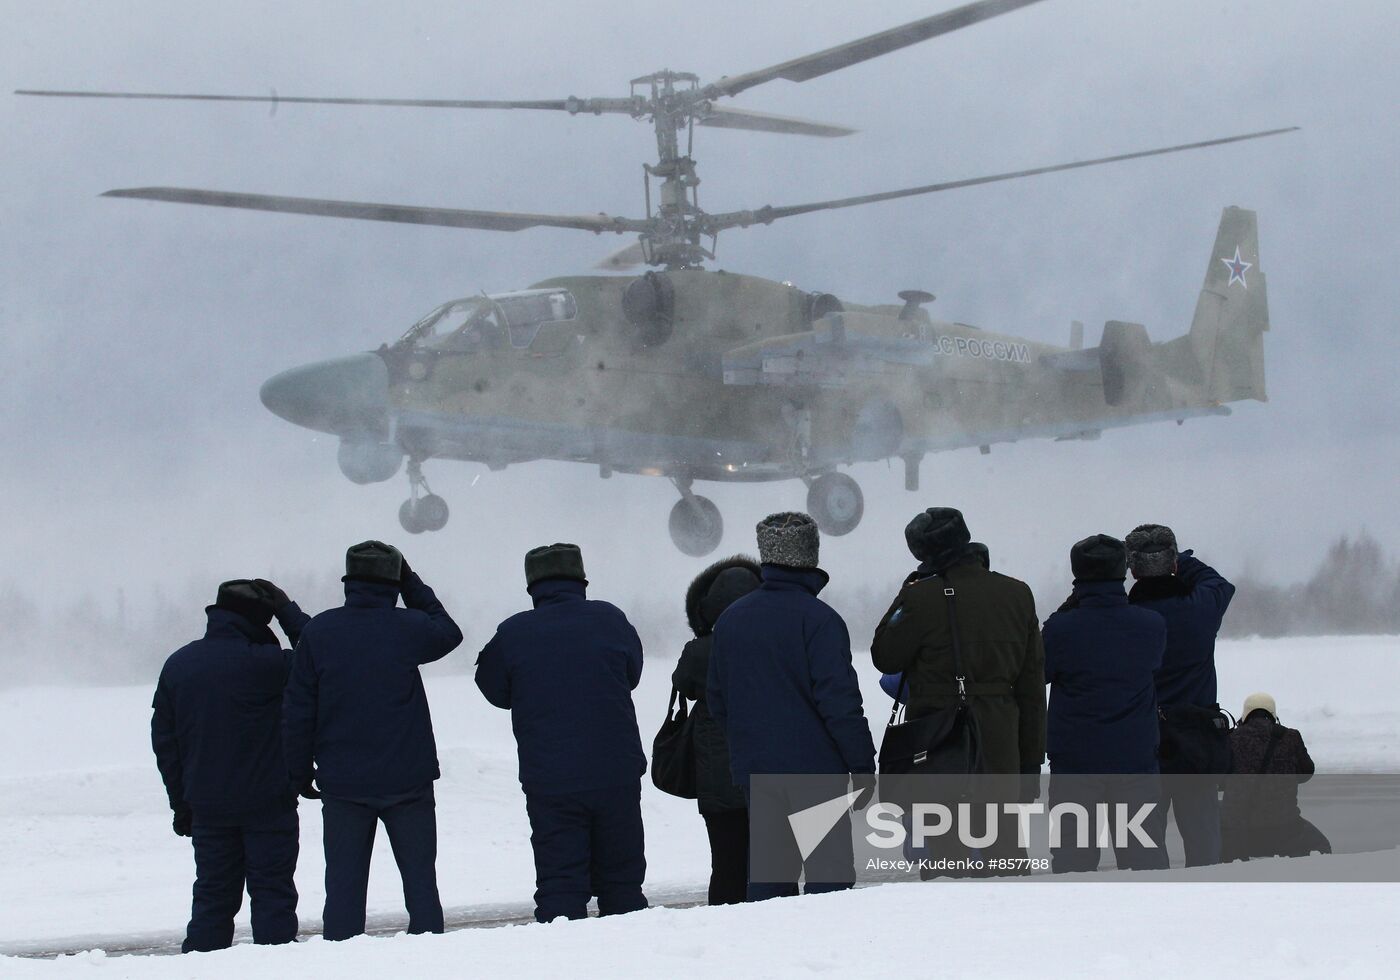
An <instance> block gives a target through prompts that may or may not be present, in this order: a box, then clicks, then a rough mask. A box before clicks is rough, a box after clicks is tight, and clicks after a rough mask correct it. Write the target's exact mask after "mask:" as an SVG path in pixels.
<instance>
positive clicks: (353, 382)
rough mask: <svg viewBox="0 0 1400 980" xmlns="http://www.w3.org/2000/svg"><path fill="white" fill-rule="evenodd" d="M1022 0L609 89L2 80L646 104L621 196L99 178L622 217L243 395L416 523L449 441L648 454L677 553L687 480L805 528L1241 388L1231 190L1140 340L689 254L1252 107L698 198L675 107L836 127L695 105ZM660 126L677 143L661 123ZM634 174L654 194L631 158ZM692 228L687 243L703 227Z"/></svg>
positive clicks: (409, 525)
mask: <svg viewBox="0 0 1400 980" xmlns="http://www.w3.org/2000/svg"><path fill="white" fill-rule="evenodd" d="M1036 2H1038V0H979V2H974V3H968V4H965V5H963V6H961V7H957V8H955V9H953V10H948V11H945V12H943V13H940V14H935V15H933V16H930V17H925V18H923V19H920V20H916V21H913V22H911V23H908V24H905V25H902V26H900V27H895V28H892V29H890V30H887V31H883V32H881V33H878V34H872V35H870V36H868V37H864V38H860V39H858V40H855V41H851V42H848V43H846V44H841V45H837V46H836V47H832V48H828V49H826V50H824V51H819V52H816V53H815V54H809V55H806V56H803V57H800V58H794V59H792V60H790V61H786V62H783V63H781V64H777V65H773V66H771V67H768V68H763V69H760V70H758V71H751V72H747V73H744V74H740V75H733V76H726V77H723V78H721V79H719V80H718V81H716V82H711V83H708V84H701V82H700V79H699V78H698V77H697V76H696V75H692V74H688V73H684V72H674V71H660V72H657V73H655V74H652V75H646V76H643V77H641V78H637V79H634V80H633V81H632V83H631V94H630V95H628V96H627V97H625V98H589V99H581V98H575V97H572V96H571V97H569V98H566V99H557V100H542V101H496V100H485V101H484V100H438V99H421V100H420V99H354V98H300V97H296V98H293V97H285V96H283V97H279V96H276V95H272V96H237V95H180V94H162V93H132V92H72V91H34V90H25V91H22V92H20V93H19V94H24V95H50V96H80V97H95V98H123V99H194V100H202V101H211V102H273V103H310V104H329V105H379V106H420V107H430V108H452V109H537V110H554V111H562V112H567V113H569V114H570V115H577V114H580V113H591V114H594V115H601V114H603V113H619V114H623V115H627V116H630V117H632V118H633V119H637V120H643V121H647V122H650V123H651V125H652V126H653V127H654V129H655V133H656V145H657V161H656V163H654V164H648V165H646V167H645V170H646V180H645V182H644V183H645V187H646V217H645V218H620V217H613V216H610V215H606V214H582V215H560V214H521V213H512V212H501V211H472V210H458V209H451V208H434V207H413V206H406V205H397V204H369V203H359V202H350V201H332V200H320V199H313V198H293V197H275V196H268V195H262V194H241V193H229V192H223V191H211V190H193V189H186V188H176V187H143V188H134V189H125V190H113V191H108V192H107V196H111V197H130V198H144V199H148V200H155V201H168V202H176V203H184V204H205V205H216V206H221V207H232V208H249V209H253V210H260V211H276V212H283V213H291V214H307V215H317V216H323V217H338V218H360V219H367V220H373V221H394V222H400V223H404V224H420V225H445V226H449V227H456V228H475V229H485V230H489V231H512V232H513V231H521V230H523V229H526V228H534V227H554V228H574V229H579V230H582V231H590V232H594V233H602V232H617V233H629V232H630V233H635V234H636V235H637V241H636V243H634V244H633V245H631V246H629V247H627V248H626V249H624V250H623V251H621V252H619V253H617V254H616V255H614V256H613V257H612V258H611V259H609V260H608V261H607V262H605V263H604V264H603V268H607V269H610V270H613V271H621V270H625V269H628V268H631V267H634V266H636V265H640V264H642V263H645V264H647V265H650V266H653V267H655V268H654V269H653V270H651V271H648V272H646V273H645V274H644V275H640V276H637V275H592V276H565V277H560V278H556V279H549V280H546V281H544V282H540V283H536V284H535V285H534V286H531V287H530V288H528V289H524V290H519V291H514V292H504V293H495V294H492V295H479V296H472V297H467V298H464V299H458V300H454V301H452V302H448V303H444V304H443V305H441V306H439V307H438V308H437V309H435V310H433V311H432V312H431V313H429V314H428V315H427V316H425V317H423V318H422V319H421V320H419V321H418V322H417V323H415V324H414V325H413V326H412V327H411V328H409V330H408V331H407V333H405V334H404V335H403V336H402V337H400V338H399V339H398V340H397V341H395V342H394V343H392V344H385V345H383V346H382V347H380V348H379V350H377V351H374V352H372V353H365V354H355V355H351V356H349V357H342V358H338V359H335V360H329V361H323V362H319V363H315V364H309V365H306V366H303V367H297V368H293V369H291V370H289V371H286V372H284V373H282V374H279V375H277V376H276V377H274V378H272V379H271V380H269V381H268V382H267V383H266V384H264V385H263V388H262V400H263V403H264V404H265V405H266V406H267V407H268V408H269V409H271V410H272V411H273V412H275V413H276V414H277V415H279V416H281V417H282V418H284V419H286V420H288V421H290V422H293V423H295V424H297V425H300V426H304V427H306V428H309V429H314V430H318V431H321V432H327V433H331V434H333V435H336V436H338V437H339V438H340V449H339V453H338V461H339V464H340V468H341V470H342V471H343V472H344V474H345V475H346V476H347V477H348V478H349V479H351V480H353V481H354V482H356V483H374V482H380V481H384V480H388V479H390V478H392V477H393V476H394V475H395V474H396V473H398V472H399V470H400V468H401V467H403V465H404V460H405V459H406V460H407V470H408V478H409V487H410V495H409V498H408V499H407V500H406V501H405V502H404V504H403V506H402V507H401V508H400V511H399V519H400V521H401V522H402V524H403V526H404V528H405V529H406V530H408V531H410V532H413V533H418V532H422V531H435V530H439V529H441V528H442V527H443V526H444V525H445V524H446V523H447V518H448V507H447V504H446V502H445V501H444V500H443V499H442V498H441V497H439V496H437V495H436V494H433V493H432V492H431V490H430V489H429V488H428V485H427V483H426V481H425V479H424V477H423V470H422V466H423V463H424V462H425V461H427V460H429V459H433V458H444V459H458V460H470V461H477V462H481V463H485V464H486V465H487V466H489V467H491V468H493V469H500V468H503V467H505V466H508V465H510V464H514V463H524V462H529V461H532V460H540V459H553V460H570V461H575V462H580V463H588V464H591V465H593V466H596V467H598V470H599V473H600V474H601V475H602V476H603V477H608V476H610V475H611V474H612V473H613V472H627V473H641V474H648V475H655V476H663V477H666V478H668V479H669V480H671V481H672V482H673V483H674V484H675V487H676V489H677V490H678V491H679V492H680V495H681V499H680V500H679V501H678V502H677V503H676V505H675V507H674V508H673V509H672V511H671V515H670V533H671V538H672V540H673V541H674V542H675V544H676V546H677V547H678V548H680V549H681V551H683V552H685V553H686V554H688V555H694V556H700V555H705V554H708V553H709V552H711V551H713V550H714V549H715V548H716V547H717V546H718V544H719V542H720V538H721V536H722V533H723V522H722V519H721V517H720V513H719V511H718V509H717V508H716V507H715V505H714V503H713V502H711V501H710V500H708V499H707V498H705V497H702V496H699V495H698V494H696V493H695V492H694V491H693V486H694V484H695V483H696V481H704V480H710V481H756V480H787V479H794V478H795V479H800V480H802V481H803V482H804V483H805V484H806V486H807V491H808V492H807V509H808V510H809V511H810V512H811V513H812V515H813V516H814V517H815V518H816V520H817V522H818V524H819V526H820V527H821V529H822V530H823V531H824V532H826V533H828V534H847V533H849V532H850V531H852V530H854V529H855V527H856V525H857V524H858V523H859V522H860V519H861V515H862V513H863V510H864V502H863V497H862V494H861V490H860V487H859V486H858V485H857V484H856V482H855V481H854V480H853V479H852V478H851V477H850V476H849V475H847V474H845V473H841V472H839V471H838V467H840V466H843V465H848V464H851V463H856V462H861V461H870V460H882V459H891V458H896V457H897V458H899V459H900V460H902V461H903V463H904V467H905V486H906V488H908V489H910V490H913V489H917V487H918V480H919V465H920V461H921V460H922V458H923V456H924V455H925V454H927V453H931V452H938V451H942V450H947V449H955V448H959V447H971V446H977V447H980V448H981V450H982V451H983V452H987V451H988V450H989V447H990V446H991V444H992V443H996V442H1014V441H1016V440H1018V439H1028V438H1054V439H1093V438H1097V436H1098V435H1099V433H1100V432H1101V430H1103V429H1105V428H1108V427H1114V426H1126V425H1135V424H1138V423H1145V422H1158V421H1165V420H1175V421H1177V422H1181V421H1183V420H1185V419H1187V418H1192V417H1196V416H1203V415H1219V414H1228V412H1229V410H1228V409H1227V408H1225V407H1224V404H1223V403H1225V402H1231V401H1238V400H1243V399H1256V400H1259V401H1264V400H1266V396H1265V388H1264V361H1263V342H1262V334H1263V332H1264V331H1265V330H1267V329H1268V303H1267V299H1266V296H1265V287H1264V275H1263V272H1262V270H1261V269H1260V267H1259V254H1258V235H1257V230H1256V225H1255V216H1254V213H1253V212H1251V211H1246V210H1242V209H1239V208H1227V209H1226V210H1225V212H1224V216H1223V217H1222V219H1221V222H1220V226H1219V231H1218V234H1217V237H1216V241H1215V246H1214V249H1213V251H1212V252H1211V254H1210V257H1209V260H1208V263H1207V272H1206V277H1205V284H1204V287H1203V288H1202V290H1201V294H1200V299H1199V301H1198V303H1197V306H1196V312H1195V316H1194V318H1193V320H1192V322H1191V325H1190V329H1189V332H1187V333H1186V334H1185V335H1184V336H1180V337H1177V338H1176V339H1173V340H1168V341H1165V342H1156V343H1154V342H1153V341H1152V340H1150V339H1149V337H1148V334H1147V330H1146V328H1145V327H1144V326H1143V325H1141V324H1138V323H1127V322H1122V321H1117V320H1112V321H1109V322H1108V323H1106V324H1105V326H1104V331H1103V339H1102V342H1101V343H1100V345H1099V346H1098V347H1096V348H1089V349H1084V348H1083V328H1082V326H1081V325H1079V324H1075V325H1074V328H1073V330H1072V332H1071V343H1070V345H1069V346H1068V347H1054V346H1051V345H1047V344H1042V343H1037V342H1034V341H1030V340H1024V339H1021V338H1017V337H1014V336H1009V335H1005V334H995V333H990V332H986V331H983V330H980V329H978V328H976V327H972V326H969V325H967V324H962V323H949V322H944V321H941V320H935V319H933V318H932V317H930V316H929V315H928V313H927V312H926V311H925V310H924V309H923V308H922V307H923V305H924V304H926V303H927V302H929V301H930V300H932V299H933V297H932V296H931V295H929V294H928V293H926V292H922V291H919V290H906V291H904V292H901V293H900V294H899V298H900V300H901V302H900V303H897V304H881V305H873V306H869V305H857V304H854V303H849V302H844V301H843V300H841V299H838V298H837V297H836V296H833V295H830V294H827V293H822V292H806V291H803V290H801V289H798V288H796V287H794V286H792V285H791V284H789V283H787V282H773V281H770V280H767V279H760V278H756V277H753V276H746V275H738V274H733V273H728V272H724V271H710V270H707V269H705V268H704V264H705V263H706V262H707V261H712V260H713V259H714V245H715V241H716V239H717V237H718V235H719V233H720V232H722V231H726V230H728V229H731V228H746V227H749V226H751V225H755V224H770V223H772V222H773V221H776V220H779V219H783V218H791V217H795V216H797V215H801V214H809V213H811V212H814V211H824V210H830V209H834V208H848V207H855V206H858V205H862V204H871V203H875V202H878V201H888V200H893V199H896V198H903V197H912V196H916V195H921V194H931V193H935V192H938V191H946V190H953V189H955V188H960V187H969V186H973V185H978V184H988V183H993V182H996V181H1003V180H1012V179H1016V178H1021V177H1030V176H1036V175H1040V174H1046V173H1052V172H1055V171H1061V170H1073V169H1078V168H1082V167H1090V166H1098V165H1101V164H1107V163H1116V162H1121V161H1125V160H1132V159H1137V158H1141V157H1149V156H1158V155H1162V154H1167V153H1175V152H1179V151H1183V150H1192V149H1200V148H1204V147H1209V146H1218V145H1221V144H1225V143H1233V142H1239V141H1242V140H1251V139H1257V138H1260V137H1265V136H1272V135H1275V134H1278V133H1284V132H1289V131H1290V130H1289V129H1273V130H1268V131H1265V132H1256V133H1248V134H1243V135H1237V136H1229V137H1224V138H1219V139H1210V140H1204V141H1200V142H1195V143H1188V144H1183V145H1178V146H1169V147H1161V148H1157V149H1151V150H1144V151H1139V152H1133V153H1123V154H1119V155H1115V156H1111V157H1103V158H1099V159H1093V160H1081V161H1076V162H1073V163H1064V164H1058V165H1054V166H1047V167H1037V168H1034V169H1031V170H1022V171H1017V172H1013V173H1001V174H994V175H990V176H983V177H974V178H969V179H963V180H952V181H945V182H942V183H934V184H927V185H924V186H920V187H910V188H904V189H901V190H892V191H885V192H883V193H876V194H865V195H861V196H857V197H847V198H840V199H836V200H828V201H817V202H814V203H808V204H797V205H789V206H784V207H771V206H769V207H763V208H759V209H758V210H753V211H729V212H720V213H711V212H707V211H705V210H703V209H701V207H700V204H699V199H698V196H697V194H696V187H697V185H698V184H699V180H698V178H697V177H696V167H695V161H694V159H693V157H692V155H691V151H692V146H693V141H694V134H695V127H696V126H712V127H721V128H730V129H742V130H759V131H764V132H774V133H788V134H796V135H804V136H816V137H838V136H845V135H848V134H849V133H851V132H853V130H850V129H846V128H843V127H839V126H831V125H827V124H824V123H817V122H809V121H806V120H800V119H790V118H787V117H782V116H773V115H768V114H765V113H757V112H751V111H748V110H743V109H737V108H733V107H729V106H725V105H721V104H720V103H721V101H722V100H724V99H727V98H729V97H730V96H734V95H738V94H739V93H741V92H744V91H747V90H748V89H750V88H753V87H755V86H758V85H762V84H764V83H766V82H770V81H773V80H775V79H779V78H781V79H786V80H788V81H792V82H803V81H807V80H809V79H812V78H817V77H819V76H821V75H825V74H827V73H829V72H833V71H837V70H838V69H841V68H845V67H848V66H850V65H854V64H857V63H859V62H863V61H866V60H869V59H871V58H875V57H878V56H880V55H883V54H887V53H889V52H891V51H895V50H898V49H900V48H903V47H907V46H908V45H911V44H915V43H917V42H920V41H924V40H927V39H929V38H933V37H937V36H939V35H942V34H947V33H950V32H952V31H955V30H958V29H961V28H963V27H967V26H970V25H972V24H975V23H978V22H980V21H983V20H987V19H989V18H991V17H995V16H998V15H1000V14H1004V13H1008V12H1011V11H1013V10H1017V9H1019V8H1022V7H1026V6H1029V5H1030V4H1032V3H1036ZM682 135H684V138H685V149H684V152H682V149H681V137H682ZM654 181H659V186H658V187H657V189H656V195H655V199H654V200H653V196H652V184H653V182H654ZM707 243H708V244H707Z"/></svg>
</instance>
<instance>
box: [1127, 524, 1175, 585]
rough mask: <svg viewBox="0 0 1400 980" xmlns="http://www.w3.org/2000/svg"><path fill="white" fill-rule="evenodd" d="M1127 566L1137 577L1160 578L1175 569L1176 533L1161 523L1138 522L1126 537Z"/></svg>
mask: <svg viewBox="0 0 1400 980" xmlns="http://www.w3.org/2000/svg"><path fill="white" fill-rule="evenodd" d="M1126 543H1127V546H1128V567H1130V568H1131V569H1132V570H1133V574H1134V575H1136V576H1137V577H1138V578H1160V577H1162V576H1164V575H1171V574H1172V573H1173V572H1175V571H1176V558H1177V552H1176V535H1175V534H1173V533H1172V529H1171V528H1169V527H1167V526H1165V525H1163V524H1139V525H1138V526H1137V527H1135V528H1133V529H1132V531H1131V532H1130V533H1129V534H1128V537H1127V539H1126Z"/></svg>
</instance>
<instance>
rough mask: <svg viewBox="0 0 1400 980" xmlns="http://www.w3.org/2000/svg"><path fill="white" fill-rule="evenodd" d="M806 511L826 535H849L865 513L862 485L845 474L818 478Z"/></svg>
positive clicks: (809, 493) (833, 474) (832, 474)
mask: <svg viewBox="0 0 1400 980" xmlns="http://www.w3.org/2000/svg"><path fill="white" fill-rule="evenodd" d="M807 512H808V513H809V514H811V515H812V517H813V518H814V519H815V520H816V522H817V527H819V528H821V530H822V533H823V534H830V535H832V536H835V537H839V536H840V535H842V534H850V533H851V532H852V531H854V530H855V529H856V525H857V524H859V523H860V519H861V517H862V516H864V514H865V497H864V495H862V494H861V492H860V484H858V483H856V481H855V480H853V479H851V478H850V477H849V476H847V475H846V474H845V473H826V474H824V475H822V476H819V477H817V478H816V479H815V480H813V481H812V485H811V487H809V488H808V490H807Z"/></svg>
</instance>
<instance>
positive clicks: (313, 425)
mask: <svg viewBox="0 0 1400 980" xmlns="http://www.w3.org/2000/svg"><path fill="white" fill-rule="evenodd" d="M260 395H261V398H262V403H263V404H264V405H266V406H267V408H268V410H269V411H271V412H272V413H273V414H274V415H279V416H281V417H282V418H284V419H286V420H287V421H288V422H292V423H294V424H296V425H300V426H305V427H306V428H308V429H317V430H320V431H321V432H331V433H337V434H345V433H352V432H376V431H379V430H382V429H383V428H384V426H385V424H386V422H387V419H386V416H387V413H388V408H389V369H388V367H387V366H386V365H385V363H384V360H383V358H380V357H378V356H376V355H374V354H353V355H351V356H349V357H338V358H335V359H334V360H330V361H317V362H316V363H315V364H304V365H302V366H301V367H295V368H292V369H291V370H289V371H283V372H282V373H281V374H279V375H276V376H275V377H272V378H269V379H268V380H267V381H266V382H265V383H264V384H263V386H262V391H261V393H260Z"/></svg>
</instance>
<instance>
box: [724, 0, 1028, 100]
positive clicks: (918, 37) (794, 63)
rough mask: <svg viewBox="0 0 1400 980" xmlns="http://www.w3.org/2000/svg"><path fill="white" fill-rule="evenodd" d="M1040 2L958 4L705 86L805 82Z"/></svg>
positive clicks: (732, 89)
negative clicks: (866, 35)
mask: <svg viewBox="0 0 1400 980" xmlns="http://www.w3.org/2000/svg"><path fill="white" fill-rule="evenodd" d="M1039 2H1040V0H976V2H975V3H968V4H964V5H963V6H961V7H954V8H953V9H952V10H945V11H944V12H943V13H941V14H934V15H932V16H930V17H924V18H923V19H921V20H915V21H910V22H909V23H908V24H902V25H900V26H899V27H892V28H890V29H889V30H887V31H881V32H880V33H878V34H871V35H870V36H868V37H863V38H859V39H858V40H855V41H847V42H846V43H845V44H838V45H836V47H834V48H827V49H826V50H825V51H818V52H816V53H815V54H809V55H804V56H802V57H801V58H793V59H792V60H791V61H784V62H783V63H782V64H780V65H772V66H770V67H768V68H760V69H759V70H758V71H751V72H746V73H744V74H742V75H733V76H727V77H725V78H721V79H720V80H719V81H717V82H714V83H713V84H711V85H707V86H706V87H705V90H706V94H708V95H712V96H713V95H737V94H738V93H740V92H742V91H744V90H745V89H748V88H753V87H754V86H755V85H762V84H763V83H764V82H771V81H772V80H773V79H775V78H786V79H787V80H788V81H790V82H805V81H807V80H808V79H812V78H817V77H818V76H820V75H825V74H827V73H828V72H833V71H836V70H837V69H839V68H846V67H849V66H850V65H855V64H859V63H860V62H862V61H869V60H870V59H871V58H878V57H879V56H880V55H882V54H889V53H890V52H891V51H898V50H899V49H900V48H907V47H908V46H909V45H911V44H918V43H919V42H920V41H927V40H928V39H929V38H932V37H938V36H939V35H940V34H948V33H950V32H952V31H956V30H958V29H960V28H963V27H970V26H971V25H973V24H977V23H980V22H981V21H984V20H989V19H991V18H992V17H997V16H1000V15H1001V14H1009V13H1011V12H1012V11H1013V10H1019V9H1021V8H1022V7H1029V6H1030V5H1031V4H1033V3H1039Z"/></svg>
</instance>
